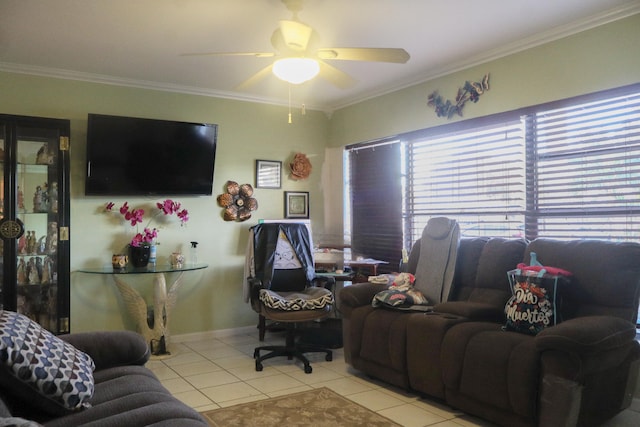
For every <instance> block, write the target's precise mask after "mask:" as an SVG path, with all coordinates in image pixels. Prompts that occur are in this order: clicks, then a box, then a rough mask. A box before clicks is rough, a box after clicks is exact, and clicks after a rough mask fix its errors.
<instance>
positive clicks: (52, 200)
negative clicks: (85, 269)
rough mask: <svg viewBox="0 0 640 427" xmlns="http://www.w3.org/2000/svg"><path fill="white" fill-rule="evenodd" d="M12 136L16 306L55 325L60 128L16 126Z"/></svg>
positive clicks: (36, 317) (43, 322)
mask: <svg viewBox="0 0 640 427" xmlns="http://www.w3.org/2000/svg"><path fill="white" fill-rule="evenodd" d="M16 136H17V137H16V161H17V168H16V186H17V187H16V191H17V192H16V198H15V212H16V218H17V219H18V222H19V223H21V224H22V226H23V227H24V232H23V233H22V235H21V236H20V237H19V238H18V240H17V248H16V258H17V261H16V262H17V265H16V285H17V289H18V292H17V304H16V306H17V311H18V312H19V313H22V314H25V315H27V316H29V317H30V318H32V319H33V320H35V321H37V322H38V323H40V324H41V325H42V326H44V327H45V328H47V329H50V330H56V329H57V326H54V325H56V324H57V319H58V307H57V306H58V304H57V301H58V298H57V294H58V262H57V261H58V223H59V221H58V197H59V195H58V170H57V169H58V168H57V165H58V158H57V157H58V145H59V140H60V138H59V132H58V131H57V130H56V129H53V130H50V129H37V128H21V127H18V128H17V132H16Z"/></svg>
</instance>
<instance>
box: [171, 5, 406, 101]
mask: <svg viewBox="0 0 640 427" xmlns="http://www.w3.org/2000/svg"><path fill="white" fill-rule="evenodd" d="M282 3H284V5H285V7H286V8H287V9H288V10H289V11H290V12H291V13H292V14H293V17H292V18H291V19H290V20H282V21H280V25H279V27H278V28H276V30H275V31H274V32H273V34H272V36H271V45H272V46H273V48H274V50H275V52H202V53H185V54H182V55H183V56H208V55H217V56H254V57H258V58H271V57H274V58H278V59H277V60H276V61H274V62H273V63H272V64H270V65H268V66H266V67H265V68H263V69H262V70H260V71H258V72H257V73H256V74H254V75H253V76H251V77H250V78H249V79H247V80H246V81H244V82H243V83H241V84H240V85H239V86H237V88H236V89H239V90H243V89H246V88H248V87H249V86H251V85H253V84H255V83H257V82H259V81H260V80H262V79H264V78H266V77H267V76H269V75H270V74H271V73H274V74H275V75H276V76H277V77H279V78H280V79H282V80H285V81H288V82H290V83H294V84H298V83H302V82H304V81H308V80H310V79H312V78H314V77H315V76H316V75H318V76H320V77H321V78H324V79H325V80H327V81H329V82H330V83H332V84H334V85H335V86H337V87H339V88H342V89H346V88H348V87H350V86H353V85H354V84H355V79H354V78H353V77H351V76H350V75H348V74H347V73H345V72H343V71H341V70H339V69H337V68H335V67H333V66H332V65H329V64H328V63H327V62H325V61H333V60H337V61H341V60H342V61H369V62H390V63H398V64H404V63H405V62H407V61H408V60H409V54H408V53H407V51H405V50H404V49H400V48H362V47H318V44H319V43H318V41H319V36H318V33H316V31H315V30H314V29H313V28H311V27H310V26H308V25H306V24H304V23H303V22H301V21H300V20H299V19H298V13H299V12H300V11H301V10H302V6H303V3H304V0H282ZM294 67H302V68H304V67H308V68H309V70H308V73H307V74H305V75H304V76H287V75H285V74H286V73H287V72H289V73H290V72H292V71H296V70H297V68H294Z"/></svg>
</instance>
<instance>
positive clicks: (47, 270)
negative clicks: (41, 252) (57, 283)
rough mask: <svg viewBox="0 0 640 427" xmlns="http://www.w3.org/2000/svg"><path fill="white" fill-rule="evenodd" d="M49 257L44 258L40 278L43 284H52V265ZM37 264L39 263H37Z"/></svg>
mask: <svg viewBox="0 0 640 427" xmlns="http://www.w3.org/2000/svg"><path fill="white" fill-rule="evenodd" d="M50 261H51V260H50V258H49V257H44V262H43V263H42V276H41V277H40V282H41V283H42V284H49V283H51V263H50ZM36 262H37V261H36Z"/></svg>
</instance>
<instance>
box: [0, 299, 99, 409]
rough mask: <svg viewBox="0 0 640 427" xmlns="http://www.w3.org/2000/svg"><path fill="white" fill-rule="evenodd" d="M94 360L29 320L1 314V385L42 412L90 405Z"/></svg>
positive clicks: (8, 313) (3, 311)
mask: <svg viewBox="0 0 640 427" xmlns="http://www.w3.org/2000/svg"><path fill="white" fill-rule="evenodd" d="M93 369H94V364H93V360H92V359H91V357H89V355H87V354H86V353H84V352H82V351H80V350H78V349H76V348H75V347H73V346H72V345H71V344H69V343H66V342H64V341H62V340H61V339H59V338H58V337H56V336H54V335H53V334H52V333H51V332H49V331H47V330H46V329H44V328H42V327H41V326H40V325H39V324H37V323H36V322H33V321H32V320H30V319H29V318H28V317H26V316H23V315H22V314H18V313H15V312H11V311H6V310H1V311H0V386H2V387H4V388H6V389H9V390H11V393H12V395H14V396H15V397H17V398H18V399H21V400H23V401H28V402H30V403H31V404H32V405H33V406H35V407H37V408H39V409H40V410H42V411H44V412H47V413H50V414H55V415H62V414H65V413H68V412H70V411H76V410H80V409H82V408H84V407H86V406H89V405H88V403H87V401H88V399H90V398H91V396H92V395H93V387H94V384H93Z"/></svg>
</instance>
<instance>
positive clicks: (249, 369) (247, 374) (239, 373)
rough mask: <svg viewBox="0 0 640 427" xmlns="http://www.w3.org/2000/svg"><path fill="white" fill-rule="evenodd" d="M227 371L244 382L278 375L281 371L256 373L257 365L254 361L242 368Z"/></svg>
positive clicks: (264, 370)
mask: <svg viewBox="0 0 640 427" xmlns="http://www.w3.org/2000/svg"><path fill="white" fill-rule="evenodd" d="M227 371H228V372H230V373H232V374H233V375H235V376H236V377H238V378H240V379H241V380H242V381H247V380H252V379H254V378H263V377H265V376H269V375H277V374H279V373H280V371H277V370H275V369H263V370H262V371H256V365H255V363H254V361H253V359H251V360H250V361H249V363H245V364H243V365H242V366H236V367H233V368H227Z"/></svg>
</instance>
